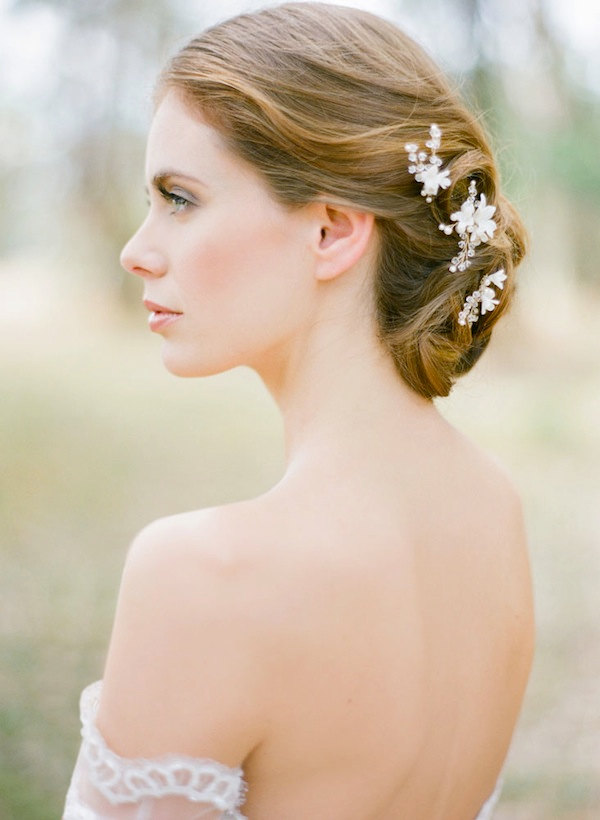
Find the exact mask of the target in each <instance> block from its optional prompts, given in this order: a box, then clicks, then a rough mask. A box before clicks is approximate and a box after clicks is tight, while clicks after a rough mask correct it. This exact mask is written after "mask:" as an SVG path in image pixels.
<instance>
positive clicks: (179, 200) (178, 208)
mask: <svg viewBox="0 0 600 820" xmlns="http://www.w3.org/2000/svg"><path fill="white" fill-rule="evenodd" d="M158 190H159V191H160V195H161V196H162V197H163V199H165V200H166V201H167V202H170V203H171V205H172V206H173V210H172V211H171V213H173V214H179V213H182V212H183V211H185V210H187V208H188V207H189V206H190V205H191V204H192V203H191V202H190V201H189V199H186V198H185V197H184V196H180V195H179V194H174V193H173V192H172V191H168V190H167V189H166V188H163V187H162V185H161V186H159V189H158Z"/></svg>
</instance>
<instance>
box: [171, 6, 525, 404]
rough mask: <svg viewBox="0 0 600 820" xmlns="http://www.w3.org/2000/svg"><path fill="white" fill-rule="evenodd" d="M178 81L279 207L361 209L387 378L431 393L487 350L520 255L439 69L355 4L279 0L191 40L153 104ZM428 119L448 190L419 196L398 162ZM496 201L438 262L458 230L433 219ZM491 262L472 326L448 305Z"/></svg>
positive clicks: (491, 178)
mask: <svg viewBox="0 0 600 820" xmlns="http://www.w3.org/2000/svg"><path fill="white" fill-rule="evenodd" d="M169 89H177V90H178V91H179V92H180V93H182V94H183V98H184V100H185V101H186V103H188V104H189V105H190V107H191V108H192V109H194V110H197V111H199V113H200V114H201V115H202V116H203V118H204V119H205V120H206V121H207V122H209V123H210V124H211V125H213V126H214V127H215V128H217V129H218V130H219V132H220V133H221V134H222V135H223V137H224V138H225V141H226V143H227V144H228V146H229V147H230V149H231V150H232V151H234V152H235V153H236V154H237V155H238V156H240V157H242V158H243V159H244V160H246V161H247V162H249V163H250V164H251V165H252V166H254V168H255V169H256V170H257V171H258V172H259V173H260V174H261V175H262V177H263V178H264V179H265V180H266V182H267V183H268V185H269V186H270V188H271V191H272V193H273V196H274V197H275V199H276V200H278V201H279V202H280V203H282V204H283V205H285V206H288V207H299V206H302V205H305V204H307V203H309V202H311V201H314V200H315V199H317V198H322V195H323V194H324V195H325V196H329V197H331V199H332V201H334V202H335V201H338V202H340V201H341V202H344V203H346V204H347V205H350V206H352V207H354V208H356V209H358V210H363V211H369V212H371V213H373V214H374V215H375V224H376V227H377V231H378V235H379V258H378V265H377V270H376V271H375V278H374V291H373V297H374V309H375V313H376V319H377V332H378V335H379V338H380V341H381V342H382V343H383V345H385V347H386V348H387V349H388V350H389V352H390V353H391V355H392V357H393V360H394V363H395V365H396V367H397V369H398V372H399V373H400V375H401V376H402V378H403V379H404V380H405V381H406V382H407V383H408V384H409V385H410V387H412V388H413V389H414V390H415V391H417V393H419V394H420V395H422V396H425V397H427V398H432V397H434V396H446V395H447V394H448V393H449V392H450V390H451V388H452V385H453V384H454V382H455V380H456V378H457V377H458V376H460V375H461V374H463V373H466V372H467V371H468V370H470V368H471V367H472V366H473V364H474V363H475V362H476V361H477V359H478V358H479V356H480V355H481V353H482V352H483V351H484V349H485V348H486V346H487V344H488V342H489V340H490V335H491V332H492V328H493V326H494V325H495V323H496V321H497V320H498V319H499V318H500V317H501V316H502V314H503V313H504V312H505V311H506V309H507V307H508V305H509V303H510V300H511V297H512V294H513V290H514V268H515V267H516V265H517V264H518V263H519V262H520V261H521V259H522V257H523V255H524V253H525V233H524V229H523V226H522V224H521V222H520V220H519V217H518V215H517V214H516V212H515V211H514V209H513V208H512V206H511V205H510V204H509V203H508V202H507V200H506V199H505V198H504V197H503V196H502V194H501V193H500V190H499V180H498V171H497V168H496V165H495V162H494V159H493V157H492V153H491V150H490V147H489V145H488V142H487V139H486V136H485V134H484V132H483V130H482V128H481V126H480V124H479V122H478V121H477V119H476V118H475V117H474V116H473V114H471V113H470V112H469V111H468V110H467V109H466V108H465V106H464V105H463V103H462V102H461V100H460V99H459V97H458V94H457V92H456V91H455V90H454V89H453V88H452V87H451V86H450V84H449V82H448V81H447V79H446V78H445V77H444V76H443V74H442V73H441V71H440V69H439V68H438V67H437V66H436V65H435V63H434V62H433V61H432V60H431V59H430V58H429V57H428V56H427V54H426V53H425V52H424V51H423V50H422V49H421V47H420V46H418V45H417V44H416V43H415V42H414V41H413V40H412V39H411V38H410V37H408V36H407V35H406V34H404V33H403V32H402V31H401V30H399V29H398V28H397V27H396V26H394V25H393V24H392V23H390V22H387V21H385V20H383V19H381V18H379V17H377V16H375V15H373V14H370V13H369V12H366V11H360V10H357V9H353V8H347V7H341V6H333V5H329V4H326V3H307V2H299V3H285V4H283V5H280V6H277V7H275V8H267V9H263V10H260V11H258V12H254V13H248V14H242V15H240V16H238V17H234V18H233V19H231V20H227V21H225V22H223V23H220V24H218V25H216V26H214V27H213V28H210V29H208V30H207V31H205V32H204V33H202V34H200V35H199V36H198V37H196V38H194V39H193V40H192V41H191V42H190V43H189V44H188V45H187V46H185V47H184V48H183V49H182V50H181V51H179V53H177V54H176V55H175V56H174V57H173V58H172V59H171V61H170V62H169V63H168V64H167V66H166V68H165V70H164V71H163V73H162V75H161V76H160V78H159V82H158V86H157V92H156V100H157V101H158V100H160V99H161V97H162V96H163V95H164V94H165V93H166V92H167V91H168V90H169ZM431 123H437V125H438V126H439V127H440V128H441V130H442V144H441V148H440V149H439V151H438V154H439V156H440V157H441V159H442V160H443V163H444V168H447V169H448V170H449V171H450V176H451V180H452V184H451V186H450V187H449V188H448V189H447V190H445V191H441V192H440V193H439V194H438V196H437V197H436V198H435V199H434V200H433V202H432V203H431V204H428V203H427V202H426V201H425V198H424V197H423V196H421V186H420V185H419V183H417V182H415V180H414V178H413V176H412V175H411V174H409V172H408V170H407V166H408V164H409V163H408V158H407V154H406V151H405V150H404V145H405V144H406V143H410V142H413V143H418V144H419V145H421V146H423V145H424V143H425V140H427V139H428V138H429V128H430V126H431ZM471 179H475V181H476V183H477V189H478V192H479V193H484V194H485V196H486V198H487V201H488V204H493V205H495V206H496V212H495V214H494V219H495V221H496V223H497V229H496V231H495V233H494V236H493V238H492V239H491V240H490V241H489V242H487V243H485V244H482V245H480V246H479V247H477V249H476V253H475V256H474V257H473V259H472V265H471V267H469V268H467V269H466V270H465V271H457V272H455V273H450V271H449V270H448V266H449V264H450V260H451V259H452V257H453V256H455V255H456V252H457V238H456V236H455V235H452V236H447V235H446V234H444V233H443V232H442V231H440V230H439V228H438V224H439V223H440V222H448V221H449V216H450V214H451V213H453V212H454V211H456V210H459V209H460V206H461V205H462V203H463V202H464V200H465V199H466V198H467V196H468V191H467V189H468V186H469V182H470V180H471ZM499 268H504V270H505V272H506V274H507V277H508V278H507V280H506V282H505V287H504V290H503V291H499V292H498V293H497V298H499V299H500V304H499V305H498V306H497V307H496V308H495V309H494V310H493V311H492V312H491V313H487V314H486V315H484V316H482V317H480V318H479V320H478V321H477V322H476V323H475V324H473V325H466V326H462V325H459V323H458V314H459V311H460V310H461V309H462V306H463V302H464V300H465V298H466V296H467V295H469V294H470V293H472V292H473V291H474V290H476V289H477V287H478V286H479V282H480V280H481V278H482V277H483V276H484V275H486V274H489V273H492V272H494V271H496V270H498V269H499Z"/></svg>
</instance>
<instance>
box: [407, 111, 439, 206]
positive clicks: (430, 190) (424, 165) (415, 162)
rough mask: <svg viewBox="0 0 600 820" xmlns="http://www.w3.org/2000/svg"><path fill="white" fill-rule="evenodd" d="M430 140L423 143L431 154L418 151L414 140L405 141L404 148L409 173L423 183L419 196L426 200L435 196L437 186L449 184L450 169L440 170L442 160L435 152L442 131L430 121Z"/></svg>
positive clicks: (428, 200) (429, 200)
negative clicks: (408, 162)
mask: <svg viewBox="0 0 600 820" xmlns="http://www.w3.org/2000/svg"><path fill="white" fill-rule="evenodd" d="M429 135H430V136H431V139H430V140H427V142H426V143H425V145H426V147H427V148H430V149H431V154H428V153H427V151H420V150H419V146H418V145H417V144H416V143H414V142H407V143H406V145H405V146H404V150H405V151H406V152H407V153H408V159H409V160H410V162H411V163H412V164H411V165H409V166H408V170H409V173H411V174H414V175H415V179H416V180H417V182H422V183H423V189H422V191H421V196H424V197H425V199H426V201H427V202H431V200H432V199H433V197H434V196H437V192H438V189H439V188H447V187H448V186H449V185H450V171H442V170H440V168H441V165H442V160H441V159H440V158H439V157H438V155H437V154H436V153H435V152H436V151H437V149H438V148H439V147H440V137H441V136H442V132H441V131H440V129H439V128H438V126H437V125H436V124H435V123H431V128H430V129H429Z"/></svg>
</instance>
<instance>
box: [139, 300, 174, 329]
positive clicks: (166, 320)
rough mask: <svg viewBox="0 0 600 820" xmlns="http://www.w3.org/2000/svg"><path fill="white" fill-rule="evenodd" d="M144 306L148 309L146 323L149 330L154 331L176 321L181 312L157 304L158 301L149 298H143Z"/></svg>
mask: <svg viewBox="0 0 600 820" xmlns="http://www.w3.org/2000/svg"><path fill="white" fill-rule="evenodd" d="M144 305H145V307H146V308H147V309H148V310H149V311H150V316H148V325H149V326H150V330H152V331H154V332H156V331H159V330H162V329H163V328H165V327H167V325H170V324H172V323H173V322H176V321H177V320H178V319H179V317H180V316H183V313H181V311H179V310H173V309H172V308H170V307H166V306H165V305H159V304H158V302H151V301H150V300H149V299H144Z"/></svg>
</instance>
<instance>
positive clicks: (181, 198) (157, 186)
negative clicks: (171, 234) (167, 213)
mask: <svg viewBox="0 0 600 820" xmlns="http://www.w3.org/2000/svg"><path fill="white" fill-rule="evenodd" d="M174 178H180V179H185V180H189V181H190V182H192V183H195V184H198V185H203V183H202V182H201V181H200V180H199V179H196V177H192V176H189V175H187V174H183V173H181V172H176V171H173V170H170V169H168V170H163V171H159V172H158V173H156V174H154V176H153V177H152V188H153V189H154V190H155V191H157V192H158V193H159V194H160V195H161V197H162V198H163V199H164V200H166V201H167V202H169V203H170V204H171V205H172V206H173V211H172V212H173V213H176V214H177V213H181V212H182V211H185V210H187V209H188V208H189V207H190V206H194V205H197V204H198V200H197V198H196V197H195V196H194V195H193V194H192V193H191V192H190V191H188V190H187V189H184V188H181V187H180V186H178V185H175V184H174V183H175V179H174ZM146 195H147V203H148V206H150V204H151V202H150V191H149V190H148V188H147V187H146Z"/></svg>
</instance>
